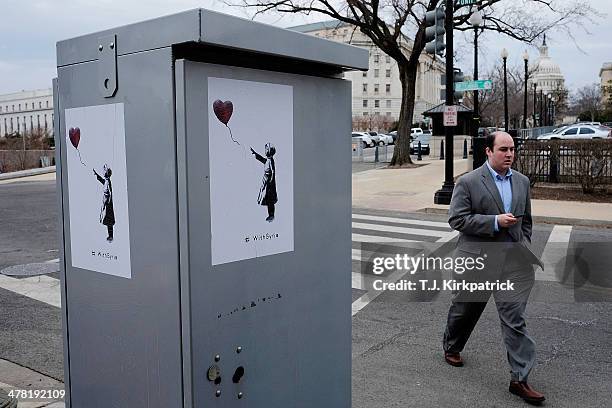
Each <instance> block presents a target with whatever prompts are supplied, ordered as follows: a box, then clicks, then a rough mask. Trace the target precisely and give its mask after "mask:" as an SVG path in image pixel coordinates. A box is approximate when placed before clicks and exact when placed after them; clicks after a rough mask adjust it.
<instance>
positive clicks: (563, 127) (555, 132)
mask: <svg viewBox="0 0 612 408" xmlns="http://www.w3.org/2000/svg"><path fill="white" fill-rule="evenodd" d="M568 127H569V126H568V125H565V126H559V127H558V128H556V129H555V130H553V131H552V133H554V134H557V133H561V132H563V131H564V130H565V129H567V128H568Z"/></svg>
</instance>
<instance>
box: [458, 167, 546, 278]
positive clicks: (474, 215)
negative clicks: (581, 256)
mask: <svg viewBox="0 0 612 408" xmlns="http://www.w3.org/2000/svg"><path fill="white" fill-rule="evenodd" d="M529 189H530V186H529V179H528V178H527V177H526V176H524V175H523V174H521V173H519V172H518V171H515V170H512V206H511V211H510V212H511V213H512V214H514V215H520V214H524V215H523V217H522V218H519V221H518V222H517V223H516V224H515V225H513V226H512V227H510V228H501V227H500V228H499V231H498V232H495V216H496V215H498V214H503V213H505V211H504V204H503V202H502V199H501V196H500V195H499V191H498V189H497V186H496V185H495V181H494V180H493V177H492V176H491V173H490V172H489V169H488V168H487V165H486V163H485V164H483V165H482V166H481V167H480V168H478V169H476V170H474V171H471V172H469V173H468V174H465V175H463V176H461V177H460V178H459V180H457V184H456V185H455V189H454V191H453V197H452V199H451V204H450V210H449V219H448V223H449V224H450V226H451V227H452V228H453V229H455V230H457V231H459V232H461V234H460V236H459V241H458V243H457V249H458V250H460V251H464V252H469V253H472V254H480V253H481V251H482V247H483V246H488V244H487V243H497V242H499V243H502V242H510V241H511V242H515V243H518V244H519V248H520V249H521V251H523V252H524V255H525V258H524V259H523V261H526V262H528V263H530V264H534V265H539V266H540V267H541V268H542V269H544V266H543V265H542V262H541V261H540V259H539V258H538V257H537V256H536V255H535V254H534V253H533V252H532V251H531V248H530V246H531V228H532V219H531V198H530V193H529Z"/></svg>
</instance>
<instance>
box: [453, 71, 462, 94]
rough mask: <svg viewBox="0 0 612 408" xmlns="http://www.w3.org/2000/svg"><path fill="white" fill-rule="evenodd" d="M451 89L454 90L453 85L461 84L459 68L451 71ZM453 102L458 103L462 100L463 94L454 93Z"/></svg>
mask: <svg viewBox="0 0 612 408" xmlns="http://www.w3.org/2000/svg"><path fill="white" fill-rule="evenodd" d="M453 71H454V72H453V89H455V84H456V83H457V82H463V79H464V76H463V72H461V69H460V68H455V69H454V70H453ZM454 95H455V100H456V101H459V100H461V99H463V92H457V91H455V94H454Z"/></svg>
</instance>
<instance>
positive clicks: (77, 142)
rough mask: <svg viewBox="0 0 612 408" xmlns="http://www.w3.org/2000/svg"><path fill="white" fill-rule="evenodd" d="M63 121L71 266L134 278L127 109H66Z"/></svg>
mask: <svg viewBox="0 0 612 408" xmlns="http://www.w3.org/2000/svg"><path fill="white" fill-rule="evenodd" d="M65 118H66V119H65V137H66V140H65V142H64V143H65V146H66V150H65V151H62V159H65V163H66V171H67V176H68V209H69V210H68V215H67V216H68V217H69V219H70V235H69V237H70V251H69V255H70V258H71V264H72V266H73V267H75V268H81V269H85V270H90V271H96V272H101V273H106V274H109V275H114V276H119V277H123V278H131V276H132V271H131V254H130V242H131V241H130V221H129V219H130V214H129V208H128V184H127V182H128V180H127V157H126V153H127V152H126V143H125V142H126V134H125V115H124V106H123V104H122V103H117V104H104V105H97V106H84V107H78V108H71V109H66V111H65ZM63 146H64V144H63V145H62V147H63Z"/></svg>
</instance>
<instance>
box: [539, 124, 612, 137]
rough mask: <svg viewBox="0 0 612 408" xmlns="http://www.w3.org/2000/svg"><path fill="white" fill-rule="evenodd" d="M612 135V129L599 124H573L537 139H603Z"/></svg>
mask: <svg viewBox="0 0 612 408" xmlns="http://www.w3.org/2000/svg"><path fill="white" fill-rule="evenodd" d="M607 137H612V131H610V130H607V129H606V128H603V127H601V126H591V125H582V124H580V125H573V126H568V127H567V128H566V129H563V130H562V131H560V132H558V133H547V134H544V135H541V136H539V137H538V140H556V139H604V138H607Z"/></svg>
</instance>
